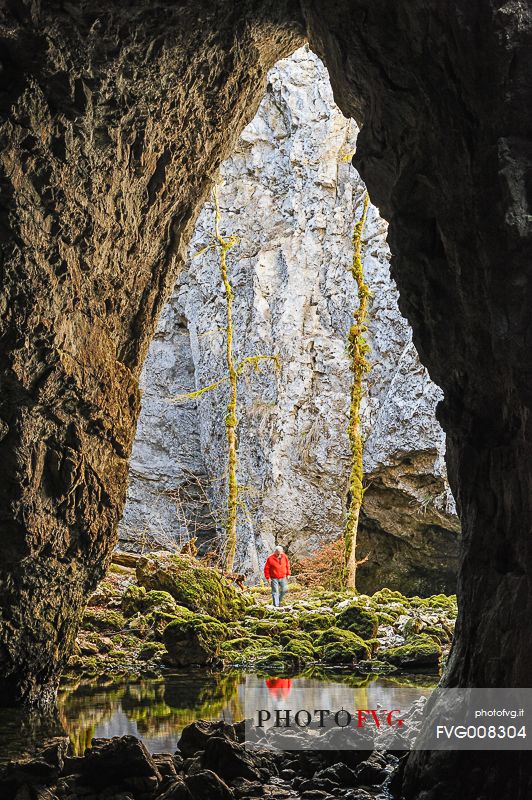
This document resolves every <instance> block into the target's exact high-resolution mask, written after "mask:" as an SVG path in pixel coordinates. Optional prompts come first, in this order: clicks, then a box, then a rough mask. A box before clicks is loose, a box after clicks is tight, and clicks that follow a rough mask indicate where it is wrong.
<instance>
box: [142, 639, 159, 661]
mask: <svg viewBox="0 0 532 800" xmlns="http://www.w3.org/2000/svg"><path fill="white" fill-rule="evenodd" d="M163 653H166V647H165V646H164V644H162V642H148V643H146V644H145V645H144V646H143V647H141V649H140V651H139V655H138V657H139V659H140V660H141V661H149V660H150V659H152V658H153V657H154V656H157V655H163Z"/></svg>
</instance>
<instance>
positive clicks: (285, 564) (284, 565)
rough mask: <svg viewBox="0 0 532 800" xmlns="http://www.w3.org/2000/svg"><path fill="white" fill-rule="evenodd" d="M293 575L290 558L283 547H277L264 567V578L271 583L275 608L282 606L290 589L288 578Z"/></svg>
mask: <svg viewBox="0 0 532 800" xmlns="http://www.w3.org/2000/svg"><path fill="white" fill-rule="evenodd" d="M291 574H292V573H291V572H290V562H289V560H288V556H287V555H286V553H285V552H284V550H283V548H282V547H281V545H277V547H276V548H275V550H274V552H273V553H272V554H271V556H268V558H267V559H266V563H265V565H264V577H265V578H266V580H267V581H270V584H271V588H272V600H273V604H274V606H280V605H281V600H282V599H283V597H284V596H285V594H286V590H287V589H288V577H289V575H291Z"/></svg>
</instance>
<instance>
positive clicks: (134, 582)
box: [67, 554, 456, 677]
mask: <svg viewBox="0 0 532 800" xmlns="http://www.w3.org/2000/svg"><path fill="white" fill-rule="evenodd" d="M455 618H456V599H455V598H454V597H447V596H445V595H436V596H434V597H428V598H420V597H405V596H404V595H402V594H401V593H399V592H395V591H390V590H389V589H382V590H381V591H379V592H376V593H375V594H374V595H373V596H371V597H370V596H366V595H356V594H355V593H354V592H331V591H325V590H320V589H315V588H314V589H307V588H304V587H302V586H298V585H297V584H296V583H292V584H291V585H290V590H289V593H288V594H287V595H286V597H285V602H284V605H283V606H282V607H281V608H273V607H272V606H271V604H270V595H269V591H268V587H267V586H266V585H262V586H258V587H253V588H245V589H244V590H241V589H239V588H237V587H236V586H235V585H233V584H232V583H231V582H230V581H229V580H227V579H226V578H224V577H223V575H222V574H221V573H220V572H218V571H217V570H214V569H211V568H209V567H206V566H204V565H201V564H199V563H198V562H197V561H195V560H194V559H193V558H191V557H189V556H183V555H179V556H171V555H169V554H166V555H165V554H153V555H151V556H147V557H143V558H142V559H139V561H138V562H137V564H136V569H132V568H126V567H121V566H116V565H112V566H111V570H110V572H109V574H108V576H107V577H106V578H105V580H104V581H103V582H102V583H101V584H100V586H99V587H98V589H97V591H96V592H95V593H94V595H93V596H92V597H91V599H90V601H89V605H88V607H87V609H86V612H85V616H84V620H83V624H82V629H81V631H80V633H79V636H78V639H77V645H76V647H77V650H76V653H75V654H74V655H73V656H72V658H71V660H70V662H69V665H68V672H67V674H71V675H72V674H76V675H78V676H79V675H84V676H91V675H98V676H100V677H101V676H102V675H117V674H121V675H135V676H139V675H144V676H156V675H159V674H161V673H162V672H164V671H165V670H167V669H171V668H190V667H191V666H194V665H201V666H210V667H213V668H217V669H218V668H219V669H225V668H238V669H244V670H249V671H253V672H265V673H271V674H275V673H281V672H283V673H291V674H293V673H296V672H299V671H301V670H303V669H308V668H313V669H318V670H319V669H323V670H338V669H342V670H351V671H352V672H353V674H354V675H364V674H368V673H385V674H388V673H393V672H400V671H401V670H404V671H408V672H412V671H415V670H422V671H423V672H424V673H426V672H428V671H433V672H435V673H437V672H438V671H439V670H440V669H441V666H442V663H443V661H444V660H445V658H446V656H447V654H448V651H449V648H450V644H451V641H452V635H453V629H454V622H455Z"/></svg>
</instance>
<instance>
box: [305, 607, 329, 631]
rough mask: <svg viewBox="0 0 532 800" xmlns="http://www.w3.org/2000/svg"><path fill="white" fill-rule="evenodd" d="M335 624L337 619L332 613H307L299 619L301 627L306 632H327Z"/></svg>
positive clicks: (319, 611)
mask: <svg viewBox="0 0 532 800" xmlns="http://www.w3.org/2000/svg"><path fill="white" fill-rule="evenodd" d="M335 622H336V617H335V616H334V614H333V613H332V611H321V610H318V611H306V612H303V613H302V614H301V616H300V617H299V627H300V628H301V629H302V630H304V631H326V630H327V629H328V628H332V627H333V626H334V624H335Z"/></svg>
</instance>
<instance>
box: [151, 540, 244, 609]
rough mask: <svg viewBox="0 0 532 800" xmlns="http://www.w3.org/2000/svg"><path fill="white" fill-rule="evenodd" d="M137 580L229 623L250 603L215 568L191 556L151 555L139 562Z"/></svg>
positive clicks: (180, 602)
mask: <svg viewBox="0 0 532 800" xmlns="http://www.w3.org/2000/svg"><path fill="white" fill-rule="evenodd" d="M137 581H138V583H139V585H140V586H144V587H145V588H146V589H148V590H154V591H162V592H168V593H169V594H170V595H171V596H172V597H173V598H174V600H176V602H177V603H178V604H179V605H182V606H185V607H186V608H188V609H190V610H191V611H195V612H201V613H205V614H209V615H211V616H213V617H215V618H216V619H217V620H221V621H223V622H228V621H230V620H235V619H238V618H240V617H242V616H243V615H244V613H245V611H246V609H247V608H248V607H249V604H250V601H249V600H247V598H246V597H245V596H244V594H243V593H242V592H241V591H240V590H238V589H236V587H235V586H233V584H232V583H230V582H229V581H228V580H227V579H226V578H224V576H223V575H222V574H221V573H220V572H219V571H218V570H216V569H213V568H211V567H206V566H204V565H202V564H200V563H199V562H198V561H196V560H195V559H193V558H191V557H190V556H185V555H168V554H159V553H157V554H154V555H150V556H146V557H144V558H141V559H139V562H138V565H137Z"/></svg>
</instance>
